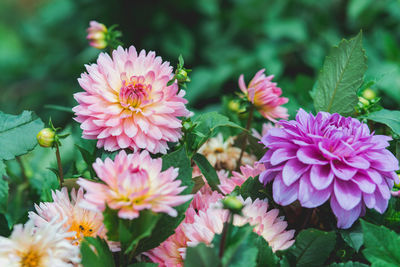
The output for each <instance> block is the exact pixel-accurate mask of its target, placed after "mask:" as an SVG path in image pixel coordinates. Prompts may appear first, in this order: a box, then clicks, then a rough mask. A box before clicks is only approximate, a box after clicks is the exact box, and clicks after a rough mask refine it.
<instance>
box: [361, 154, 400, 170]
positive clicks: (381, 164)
mask: <svg viewBox="0 0 400 267" xmlns="http://www.w3.org/2000/svg"><path fill="white" fill-rule="evenodd" d="M364 156H365V157H367V158H369V159H370V160H371V161H372V166H373V168H374V169H377V170H380V171H385V172H390V171H395V170H398V169H399V162H398V161H397V159H396V157H395V156H394V155H393V154H392V153H390V151H389V150H386V149H382V150H380V151H379V152H378V151H367V152H365V154H364Z"/></svg>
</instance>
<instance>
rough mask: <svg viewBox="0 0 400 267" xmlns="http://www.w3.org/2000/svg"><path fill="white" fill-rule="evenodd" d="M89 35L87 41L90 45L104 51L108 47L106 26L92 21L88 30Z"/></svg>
mask: <svg viewBox="0 0 400 267" xmlns="http://www.w3.org/2000/svg"><path fill="white" fill-rule="evenodd" d="M87 32H88V35H87V37H86V38H87V39H88V40H89V44H90V45H91V46H93V47H95V48H97V49H103V48H105V47H106V46H107V41H106V35H107V28H106V26H104V24H101V23H98V22H97V21H94V20H92V21H91V22H90V27H89V28H88V29H87Z"/></svg>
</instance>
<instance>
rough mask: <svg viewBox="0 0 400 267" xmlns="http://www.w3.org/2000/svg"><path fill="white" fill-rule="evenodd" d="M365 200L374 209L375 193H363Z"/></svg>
mask: <svg viewBox="0 0 400 267" xmlns="http://www.w3.org/2000/svg"><path fill="white" fill-rule="evenodd" d="M363 200H364V203H365V205H366V206H367V207H368V208H370V209H372V208H374V207H375V204H376V200H375V194H367V193H363Z"/></svg>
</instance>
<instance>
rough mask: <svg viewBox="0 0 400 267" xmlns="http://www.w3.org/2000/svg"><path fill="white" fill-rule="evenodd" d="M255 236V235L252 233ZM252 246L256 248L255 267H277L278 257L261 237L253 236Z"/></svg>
mask: <svg viewBox="0 0 400 267" xmlns="http://www.w3.org/2000/svg"><path fill="white" fill-rule="evenodd" d="M253 234H255V233H253ZM255 235H256V237H255V241H254V244H255V245H256V247H257V248H258V255H257V266H269V267H275V266H279V260H280V259H279V257H278V256H276V255H275V254H274V253H273V252H272V248H271V247H270V246H269V245H268V243H267V241H265V239H264V238H263V237H262V236H259V235H257V234H255Z"/></svg>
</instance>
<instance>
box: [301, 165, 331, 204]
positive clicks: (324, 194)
mask: <svg viewBox="0 0 400 267" xmlns="http://www.w3.org/2000/svg"><path fill="white" fill-rule="evenodd" d="M331 191H332V187H328V188H326V189H324V190H316V189H315V188H314V187H313V186H312V185H311V182H310V178H309V173H308V172H306V173H305V174H303V176H302V177H301V178H300V181H299V195H298V199H299V201H300V203H301V206H302V207H305V208H315V207H318V206H321V205H322V204H324V203H325V201H327V200H328V199H329V197H330V196H331Z"/></svg>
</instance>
